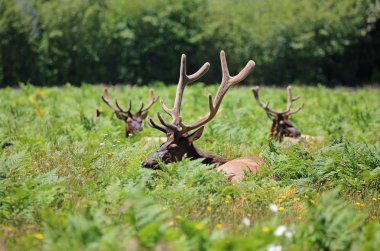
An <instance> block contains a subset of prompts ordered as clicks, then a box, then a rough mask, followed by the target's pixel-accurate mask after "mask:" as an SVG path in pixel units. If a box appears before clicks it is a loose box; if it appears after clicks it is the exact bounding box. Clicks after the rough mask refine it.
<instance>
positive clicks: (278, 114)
mask: <svg viewBox="0 0 380 251" xmlns="http://www.w3.org/2000/svg"><path fill="white" fill-rule="evenodd" d="M252 92H253V95H254V96H255V99H256V102H257V103H258V104H259V105H260V107H261V108H263V109H264V111H265V112H266V114H267V116H268V118H270V119H271V120H272V127H271V129H270V132H269V137H270V138H273V139H275V140H278V141H280V142H281V141H282V140H283V139H284V137H291V138H298V137H300V136H301V133H300V131H298V130H297V129H296V128H295V127H294V126H293V123H292V122H290V120H289V116H290V115H292V114H294V113H296V112H298V111H300V110H301V109H302V107H303V106H304V103H302V104H301V105H300V106H299V107H297V108H296V109H292V108H291V107H292V104H293V102H294V101H296V100H297V99H299V98H300V96H296V97H293V95H292V87H291V86H288V100H287V103H286V109H285V110H284V111H276V110H274V109H271V108H269V101H268V102H267V103H266V104H265V103H263V102H262V101H261V100H260V97H259V87H258V86H254V87H253V88H252Z"/></svg>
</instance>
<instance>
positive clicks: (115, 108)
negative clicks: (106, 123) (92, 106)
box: [102, 88, 120, 112]
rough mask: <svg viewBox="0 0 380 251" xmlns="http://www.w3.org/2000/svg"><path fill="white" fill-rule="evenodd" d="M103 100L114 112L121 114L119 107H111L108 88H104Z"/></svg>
mask: <svg viewBox="0 0 380 251" xmlns="http://www.w3.org/2000/svg"><path fill="white" fill-rule="evenodd" d="M102 100H103V102H104V103H106V104H107V105H108V106H109V107H110V108H111V109H112V110H114V111H115V112H120V109H119V107H115V106H113V105H111V101H110V96H109V92H108V89H107V88H104V90H103V95H102Z"/></svg>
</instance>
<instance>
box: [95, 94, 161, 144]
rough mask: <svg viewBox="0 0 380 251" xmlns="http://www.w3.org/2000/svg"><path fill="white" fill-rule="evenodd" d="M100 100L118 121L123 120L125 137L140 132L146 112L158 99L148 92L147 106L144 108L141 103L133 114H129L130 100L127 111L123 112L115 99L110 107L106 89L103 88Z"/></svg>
mask: <svg viewBox="0 0 380 251" xmlns="http://www.w3.org/2000/svg"><path fill="white" fill-rule="evenodd" d="M102 100H103V101H104V103H106V104H107V105H108V106H109V107H110V108H111V109H112V110H114V111H115V114H116V117H117V118H118V119H120V120H123V121H124V122H125V137H129V136H131V135H132V134H133V133H134V132H136V131H141V130H142V121H143V120H144V119H145V118H146V117H147V115H148V110H149V109H150V108H151V107H152V105H153V104H154V103H156V102H157V100H158V97H156V98H155V97H154V95H153V90H152V89H150V90H149V99H148V105H147V106H144V103H143V102H142V103H141V107H140V109H139V110H138V111H137V112H136V113H135V114H133V113H132V112H131V109H132V100H129V106H128V109H127V110H125V109H123V108H121V107H120V105H119V104H118V102H117V99H115V104H116V106H113V105H111V102H110V98H109V93H108V89H107V88H105V89H104V91H103V96H102Z"/></svg>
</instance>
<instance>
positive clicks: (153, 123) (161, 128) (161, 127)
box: [148, 117, 167, 133]
mask: <svg viewBox="0 0 380 251" xmlns="http://www.w3.org/2000/svg"><path fill="white" fill-rule="evenodd" d="M148 125H149V126H150V127H153V128H156V129H158V130H160V131H161V132H164V133H167V131H166V128H165V127H163V126H160V125H158V124H156V123H155V122H154V120H153V119H152V118H151V117H148Z"/></svg>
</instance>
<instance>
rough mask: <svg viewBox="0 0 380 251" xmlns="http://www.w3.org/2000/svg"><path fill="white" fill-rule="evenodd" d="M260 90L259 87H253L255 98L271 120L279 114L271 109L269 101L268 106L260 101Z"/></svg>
mask: <svg viewBox="0 0 380 251" xmlns="http://www.w3.org/2000/svg"><path fill="white" fill-rule="evenodd" d="M259 89H260V87H259V86H254V87H252V92H253V95H254V96H255V99H256V102H257V103H258V104H259V105H260V107H261V108H263V109H264V110H265V112H266V114H267V116H268V117H269V118H270V119H271V118H272V117H273V116H275V115H276V114H277V112H276V111H274V110H272V109H270V108H269V102H270V101H268V102H267V103H266V104H264V103H263V102H262V101H261V100H260V97H259Z"/></svg>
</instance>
